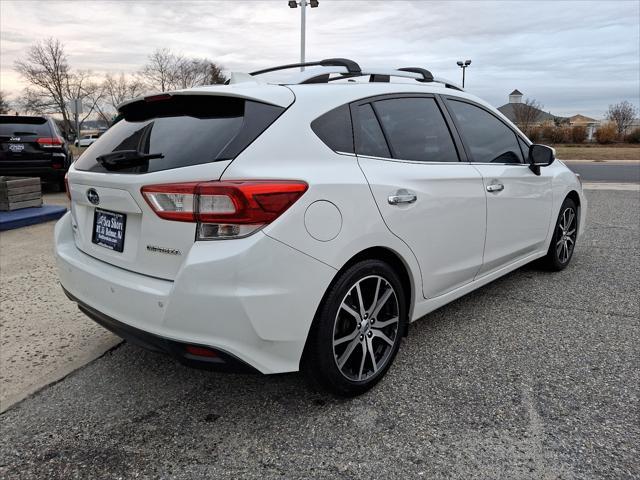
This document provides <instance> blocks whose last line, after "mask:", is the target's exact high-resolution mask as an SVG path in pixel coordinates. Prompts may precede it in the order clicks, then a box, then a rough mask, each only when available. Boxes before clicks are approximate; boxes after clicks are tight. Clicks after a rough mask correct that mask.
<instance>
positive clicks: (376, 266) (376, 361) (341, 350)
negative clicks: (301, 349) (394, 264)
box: [302, 260, 407, 397]
mask: <svg viewBox="0 0 640 480" xmlns="http://www.w3.org/2000/svg"><path fill="white" fill-rule="evenodd" d="M406 316H407V313H406V306H405V293H404V291H403V288H402V284H401V282H400V279H399V278H398V275H397V274H396V272H395V271H394V270H393V269H392V268H391V267H390V266H389V265H388V264H386V263H384V262H382V261H379V260H364V261H362V262H358V263H357V264H355V265H353V266H352V267H350V268H349V269H347V270H346V271H345V272H343V273H342V274H340V276H339V277H338V279H337V280H336V282H335V283H334V284H333V286H332V287H331V289H330V290H329V292H327V295H325V299H324V302H323V304H322V305H321V307H320V310H319V311H318V315H317V317H316V319H315V321H314V325H313V327H312V330H311V332H310V336H309V341H308V343H307V348H306V350H305V354H304V357H303V361H302V370H303V371H304V372H305V373H306V374H307V375H308V376H309V377H310V378H311V379H312V381H313V382H314V383H316V384H319V385H320V386H321V387H323V388H324V389H326V390H329V391H330V392H332V393H334V394H337V395H340V396H346V397H350V396H355V395H360V394H362V393H364V392H366V391H367V390H369V389H370V388H371V387H373V386H374V385H375V384H376V383H377V382H378V381H380V379H381V378H382V377H383V376H384V374H385V373H386V372H387V370H388V369H389V367H390V366H391V363H392V362H393V359H394V358H395V355H396V353H397V352H398V348H399V347H400V340H401V337H402V335H403V332H404V328H405V327H406V322H407V320H406Z"/></svg>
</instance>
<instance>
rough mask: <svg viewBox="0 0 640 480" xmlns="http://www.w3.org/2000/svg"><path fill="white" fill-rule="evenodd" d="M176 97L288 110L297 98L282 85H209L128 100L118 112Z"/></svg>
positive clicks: (119, 106)
mask: <svg viewBox="0 0 640 480" xmlns="http://www.w3.org/2000/svg"><path fill="white" fill-rule="evenodd" d="M176 95H191V96H194V95H212V96H220V97H234V98H243V99H246V100H253V101H255V102H260V103H266V104H269V105H275V106H277V107H283V108H287V107H288V106H289V105H291V104H292V103H293V102H294V100H295V96H294V95H293V92H291V90H289V89H288V88H286V87H282V86H280V85H266V84H262V83H257V82H252V83H239V84H236V85H209V86H205V87H198V88H190V89H187V90H175V91H172V92H164V93H159V94H153V95H144V96H141V97H137V98H133V99H131V100H127V101H125V102H122V103H121V104H120V105H118V112H120V110H121V109H122V108H123V107H125V106H127V105H131V104H132V103H136V102H145V101H147V99H149V100H151V101H153V100H154V99H157V100H160V99H161V98H160V97H163V98H170V97H173V96H176Z"/></svg>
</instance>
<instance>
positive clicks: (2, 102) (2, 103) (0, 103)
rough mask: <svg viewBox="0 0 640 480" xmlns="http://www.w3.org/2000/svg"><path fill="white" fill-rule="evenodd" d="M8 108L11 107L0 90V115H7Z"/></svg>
mask: <svg viewBox="0 0 640 480" xmlns="http://www.w3.org/2000/svg"><path fill="white" fill-rule="evenodd" d="M10 108H11V106H10V105H9V100H8V99H7V96H6V95H5V93H4V92H3V91H2V90H0V114H3V115H4V114H7V113H9V109H10Z"/></svg>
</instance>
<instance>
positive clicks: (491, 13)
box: [0, 0, 640, 116]
mask: <svg viewBox="0 0 640 480" xmlns="http://www.w3.org/2000/svg"><path fill="white" fill-rule="evenodd" d="M299 16H300V10H299V9H295V10H294V9H289V8H288V7H287V3H286V1H284V0H265V1H243V2H238V1H197V2H186V1H177V2H175V1H168V0H166V1H134V0H130V1H126V2H115V1H112V2H98V1H93V2H83V3H80V2H69V1H67V2H56V1H42V2H38V1H29V2H22V1H20V2H18V1H10V0H3V1H2V2H1V3H0V30H1V33H0V53H1V58H0V69H1V72H2V76H1V80H0V87H1V88H3V89H5V90H8V91H11V92H13V93H17V92H19V91H20V89H21V87H22V86H23V85H21V81H20V78H19V77H18V76H17V75H16V74H15V72H14V71H13V63H14V61H15V60H16V59H18V58H20V57H21V55H22V54H23V52H25V51H26V49H27V48H28V46H29V45H30V44H31V43H33V42H34V41H35V40H37V39H41V38H46V37H50V36H52V37H57V38H59V39H60V40H61V41H63V42H64V44H65V46H66V49H67V52H68V54H69V61H70V63H71V64H72V66H73V67H76V68H82V69H91V70H93V71H94V72H97V73H102V72H118V71H124V72H134V71H137V70H138V69H139V68H140V67H141V65H142V64H143V63H144V61H145V59H146V56H147V55H148V54H149V53H150V52H151V51H153V50H154V49H155V48H157V47H170V48H172V49H173V50H174V51H176V52H180V53H183V54H185V55H191V56H197V57H205V56H206V57H209V58H212V59H213V60H215V61H218V62H220V63H221V64H223V65H224V66H225V67H226V68H227V69H229V70H241V71H250V70H253V69H257V68H261V67H265V66H268V65H273V64H280V63H290V62H294V61H297V59H298V55H299V23H300V19H299ZM639 17H640V3H639V2H637V1H635V0H631V1H608V2H600V1H594V2H578V1H566V2H561V1H555V2H551V1H535V2H534V1H531V2H524V1H518V2H507V1H476V2H461V1H456V2H435V1H414V2H401V1H375V0H369V1H342V0H320V8H317V9H308V10H307V22H308V23H307V58H308V59H319V58H327V57H337V56H340V57H347V58H353V59H354V60H356V61H358V62H360V63H361V64H363V65H379V66H383V65H384V66H406V65H411V66H425V67H426V68H429V69H431V70H432V71H433V72H434V73H436V74H437V75H440V76H445V77H450V78H452V79H454V80H456V81H458V80H459V78H460V70H459V69H458V68H457V67H456V65H455V62H456V60H459V59H466V58H471V59H472V60H473V63H472V65H471V67H470V68H469V69H468V70H467V73H468V77H467V78H468V84H467V87H468V88H469V90H471V91H472V92H473V93H477V94H478V95H480V96H482V97H484V98H486V99H487V100H488V101H490V102H492V103H494V104H496V105H500V104H502V103H504V101H505V100H506V95H507V93H509V92H510V91H511V90H512V89H513V88H518V89H520V90H521V91H523V92H524V93H525V95H526V96H531V97H534V98H536V99H537V100H538V101H540V102H541V103H543V104H544V105H545V107H546V109H550V110H552V111H553V112H554V113H556V114H560V115H562V114H573V113H576V112H580V113H583V114H587V115H592V116H602V115H603V113H604V111H605V110H606V108H607V106H608V105H609V104H610V103H614V102H617V101H620V100H623V99H627V100H631V101H632V102H634V103H635V104H636V105H637V104H638V103H640V102H639V99H638V96H639V92H638V90H639V83H640V79H639V68H640V67H639V57H640V47H639V45H640V36H639V27H638V18H639Z"/></svg>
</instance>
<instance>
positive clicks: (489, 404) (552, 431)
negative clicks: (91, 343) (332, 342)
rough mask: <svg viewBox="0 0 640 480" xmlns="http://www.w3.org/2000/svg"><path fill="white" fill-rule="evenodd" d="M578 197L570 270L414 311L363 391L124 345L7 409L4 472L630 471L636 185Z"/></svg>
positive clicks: (634, 474)
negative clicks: (388, 359) (333, 389)
mask: <svg viewBox="0 0 640 480" xmlns="http://www.w3.org/2000/svg"><path fill="white" fill-rule="evenodd" d="M588 198H589V201H590V214H589V219H588V222H589V227H588V231H587V234H586V236H585V237H583V238H582V241H581V242H580V243H579V245H578V249H577V251H576V255H575V257H574V260H573V263H572V265H571V266H570V267H569V268H568V269H566V270H565V271H563V272H560V273H554V274H552V273H545V272H541V271H538V270H537V269H536V268H534V267H525V268H523V269H521V270H518V271H516V272H514V273H512V274H510V275H508V276H507V277H505V278H502V279H500V280H498V281H496V282H494V283H492V284H490V285H488V286H486V287H484V288H482V289H480V290H479V291H476V292H474V293H472V294H470V295H468V296H467V297H465V298H463V299H460V300H458V301H456V302H454V303H452V304H450V305H448V306H446V307H444V308H441V309H440V310H438V311H436V312H434V313H432V314H430V315H428V316H427V317H425V318H423V319H422V320H420V321H419V322H417V323H414V324H413V325H412V327H411V329H410V332H409V336H408V338H407V339H406V340H405V342H404V344H403V345H402V347H401V350H400V353H399V355H398V358H397V360H396V362H395V364H394V366H393V367H392V369H391V370H390V372H389V374H388V375H387V377H386V379H385V380H384V381H383V382H381V384H379V386H378V387H377V388H375V389H374V390H373V391H371V392H369V393H367V394H366V395H364V396H362V397H359V398H357V399H353V400H340V399H335V398H333V397H329V396H326V395H323V394H320V393H316V392H313V391H311V390H309V388H308V387H307V386H306V384H305V382H304V381H303V379H302V378H301V377H300V376H298V375H296V374H291V375H279V376H272V377H263V376H258V375H228V374H216V373H209V372H203V371H197V370H190V369H187V368H185V367H182V366H180V365H177V364H176V363H174V362H173V361H172V360H170V359H168V358H166V357H163V356H160V355H156V354H153V353H148V352H145V351H143V350H139V349H137V348H135V347H132V346H130V345H128V344H126V343H124V344H121V345H120V346H118V347H116V348H115V349H113V350H111V351H109V352H108V353H106V354H105V355H104V356H103V357H101V358H99V359H98V360H96V361H93V362H92V363H90V364H88V365H87V366H85V367H83V368H81V369H79V370H77V371H76V372H75V373H73V374H71V375H70V376H68V377H67V378H65V379H64V380H62V381H60V382H58V383H56V384H54V385H52V386H49V387H47V388H45V389H43V390H41V391H40V392H38V393H37V394H35V395H34V396H32V397H30V398H28V399H26V400H25V401H23V402H22V403H20V404H18V405H15V406H14V407H13V408H11V409H9V410H8V411H7V412H5V413H4V414H2V416H1V417H0V428H1V431H2V438H3V441H2V444H1V446H0V477H2V478H34V479H35V478H37V479H42V478H180V479H182V478H184V479H186V478H194V479H196V478H197V479H200V478H229V479H237V478H336V479H337V478H340V479H343V478H403V479H404V478H464V479H469V478H505V479H529V478H532V479H533V478H535V479H542V478H544V479H547V478H563V479H602V478H612V479H632V478H639V477H640V461H639V460H638V459H639V458H640V413H639V412H640V402H639V397H640V300H639V297H638V285H639V284H640V278H639V277H640V273H639V271H640V268H639V267H640V265H639V263H640V262H639V254H640V193H639V192H638V191H610V190H590V191H588Z"/></svg>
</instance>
